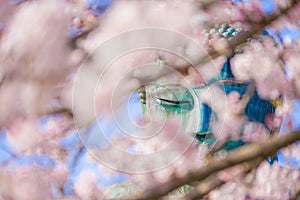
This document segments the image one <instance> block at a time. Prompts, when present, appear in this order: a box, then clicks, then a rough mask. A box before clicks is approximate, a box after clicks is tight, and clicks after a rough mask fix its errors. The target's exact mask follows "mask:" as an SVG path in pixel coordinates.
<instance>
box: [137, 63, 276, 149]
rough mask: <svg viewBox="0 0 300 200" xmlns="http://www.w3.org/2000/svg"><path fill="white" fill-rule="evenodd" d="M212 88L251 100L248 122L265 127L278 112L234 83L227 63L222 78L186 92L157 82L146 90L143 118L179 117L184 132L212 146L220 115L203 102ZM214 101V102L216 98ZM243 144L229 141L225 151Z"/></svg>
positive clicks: (244, 85)
mask: <svg viewBox="0 0 300 200" xmlns="http://www.w3.org/2000/svg"><path fill="white" fill-rule="evenodd" d="M213 85H214V86H217V87H219V88H220V89H221V90H222V91H223V92H224V93H225V94H226V95H228V94H229V93H231V92H237V93H238V94H239V96H240V98H241V99H243V98H246V97H247V96H248V97H249V99H248V100H247V105H246V106H245V110H244V113H243V114H244V115H246V116H247V117H248V120H249V121H252V122H258V123H261V124H264V125H265V119H266V116H267V115H270V114H274V112H275V107H274V106H273V105H272V104H271V103H270V102H269V101H267V100H263V99H261V98H260V97H259V96H258V94H257V92H256V91H255V89H254V85H252V84H251V83H245V82H240V81H237V80H235V79H234V77H233V75H232V73H231V70H230V64H229V61H227V63H225V64H224V67H223V69H222V71H221V73H220V75H219V76H217V77H215V78H213V79H212V80H211V81H209V83H207V84H203V85H199V86H195V87H193V88H187V87H184V86H182V85H179V84H160V83H159V82H158V83H157V84H151V85H148V86H145V88H144V94H143V97H144V101H142V102H143V110H144V114H145V116H146V115H147V112H148V111H149V110H151V112H162V113H164V115H166V116H167V117H172V116H180V117H181V119H182V127H183V129H184V131H186V132H189V133H191V132H192V133H194V134H195V136H196V137H197V139H198V141H200V142H204V143H208V144H213V143H215V141H216V140H215V138H214V137H213V135H212V132H213V130H212V127H211V124H212V122H215V121H217V120H218V118H217V113H215V112H214V111H213V109H211V108H210V106H209V105H207V104H206V103H204V102H203V101H202V100H201V98H200V96H201V95H200V94H201V92H203V91H204V90H207V89H209V88H210V87H211V86H213ZM251 85H252V86H251ZM250 87H253V90H252V91H250V90H251V89H250ZM250 93H251V94H250ZM224 100H225V99H224ZM212 101H214V99H213V97H212ZM265 126H266V125H265ZM241 132H242V130H241ZM241 144H243V142H242V141H241V140H237V141H229V142H227V143H226V144H225V147H224V148H225V149H226V150H230V149H233V148H236V147H238V146H240V145H241ZM226 145H227V146H226Z"/></svg>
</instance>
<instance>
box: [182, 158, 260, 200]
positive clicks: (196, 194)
mask: <svg viewBox="0 0 300 200" xmlns="http://www.w3.org/2000/svg"><path fill="white" fill-rule="evenodd" d="M263 160H264V159H263V158H262V157H259V158H256V159H254V160H250V161H247V162H244V163H242V164H241V165H242V166H241V167H242V168H243V169H242V172H241V173H242V174H247V173H249V172H250V171H252V170H253V169H254V168H256V167H258V166H259V164H260V163H261V162H262V161H263ZM224 183H226V182H225V181H223V180H221V179H220V178H219V176H218V175H217V173H214V174H212V175H210V176H209V177H207V178H206V179H205V180H203V181H202V182H201V183H199V184H198V185H197V186H196V187H195V188H194V189H193V190H191V191H190V192H189V193H188V194H187V195H186V196H185V197H184V198H183V199H185V200H192V199H201V198H203V197H204V196H205V195H207V194H208V193H209V192H210V191H212V190H214V189H216V188H218V187H220V186H222V185H223V184H224Z"/></svg>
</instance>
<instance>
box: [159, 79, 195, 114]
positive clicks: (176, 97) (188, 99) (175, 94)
mask: <svg viewBox="0 0 300 200" xmlns="http://www.w3.org/2000/svg"><path fill="white" fill-rule="evenodd" d="M155 98H156V99H158V100H159V102H160V106H162V107H163V108H164V110H165V111H166V112H167V113H181V112H185V111H191V110H192V109H193V108H194V100H193V96H192V95H191V94H190V92H189V90H188V89H186V88H184V87H180V86H176V85H165V86H159V87H158V88H156V94H155Z"/></svg>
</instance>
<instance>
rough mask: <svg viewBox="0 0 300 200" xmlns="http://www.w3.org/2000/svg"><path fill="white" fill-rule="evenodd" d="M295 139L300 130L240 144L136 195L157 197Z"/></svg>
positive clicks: (264, 155) (299, 139) (267, 154)
mask: <svg viewBox="0 0 300 200" xmlns="http://www.w3.org/2000/svg"><path fill="white" fill-rule="evenodd" d="M296 141H300V130H299V131H295V132H291V133H289V134H286V135H282V136H277V135H274V136H271V137H270V138H268V139H266V140H265V141H262V142H258V143H253V144H249V145H245V146H242V147H240V148H238V149H236V150H234V151H232V152H229V153H228V155H227V156H226V157H225V158H223V159H212V160H211V161H209V162H208V164H207V165H205V166H203V167H201V168H199V169H198V170H194V171H191V172H189V173H188V174H186V176H184V177H175V178H173V179H171V180H170V181H167V182H165V183H163V184H159V185H157V186H154V187H152V188H149V189H148V190H147V191H144V192H143V193H140V194H137V195H136V197H137V198H138V199H157V198H158V197H161V196H164V195H166V194H167V193H169V192H171V191H172V190H174V189H176V188H178V187H180V186H181V185H184V184H188V183H190V182H194V181H198V180H203V179H204V178H206V177H208V176H209V175H211V174H213V173H215V172H218V171H220V170H223V169H226V168H228V167H231V166H234V165H236V164H239V163H243V162H246V161H250V160H253V159H255V158H258V157H263V158H267V157H268V156H270V155H273V154H274V153H275V152H276V151H277V150H279V149H280V148H282V147H285V146H288V145H290V144H292V143H294V142H296Z"/></svg>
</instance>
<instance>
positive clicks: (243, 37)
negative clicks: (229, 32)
mask: <svg viewBox="0 0 300 200" xmlns="http://www.w3.org/2000/svg"><path fill="white" fill-rule="evenodd" d="M299 3H300V0H292V1H291V3H290V4H289V6H287V7H286V8H285V9H282V10H281V12H280V13H274V14H272V15H268V16H266V17H265V18H264V19H263V20H262V21H261V22H259V23H255V22H253V24H251V27H252V28H251V29H250V30H248V31H245V32H244V33H241V34H239V35H237V36H236V37H234V38H232V39H231V40H230V41H228V45H227V48H224V49H222V50H219V51H216V50H209V51H208V54H207V55H204V56H202V57H200V58H199V61H198V63H197V65H196V66H200V65H203V64H205V63H207V62H209V61H210V60H212V59H215V58H218V57H219V56H221V55H226V56H228V55H230V54H231V53H232V51H233V50H234V49H235V48H236V47H238V46H240V45H242V44H244V43H246V42H247V40H248V39H249V38H251V37H252V36H253V35H255V34H257V33H259V32H260V31H262V30H263V29H264V28H265V27H266V26H269V25H270V24H272V23H273V22H274V21H276V20H278V19H279V18H281V17H283V16H285V15H286V14H288V13H289V12H290V10H291V9H293V8H294V7H295V6H296V5H298V4H299ZM189 67H190V65H186V66H183V67H182V68H181V70H184V69H185V70H187V69H188V68H189Z"/></svg>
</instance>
